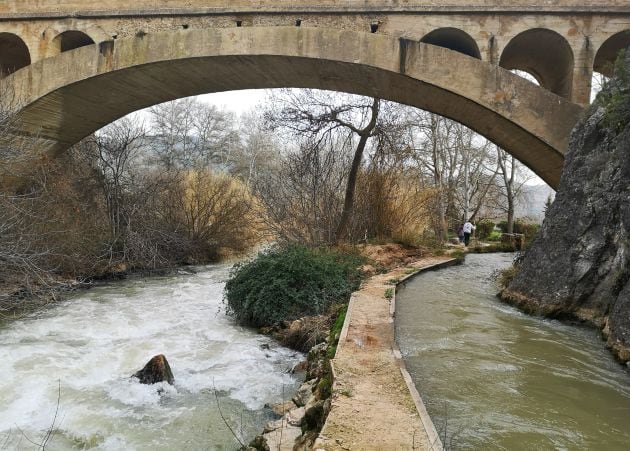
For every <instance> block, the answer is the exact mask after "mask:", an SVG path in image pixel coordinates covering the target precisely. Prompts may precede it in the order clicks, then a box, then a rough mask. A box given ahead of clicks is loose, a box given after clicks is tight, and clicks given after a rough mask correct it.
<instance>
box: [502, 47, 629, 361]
mask: <svg viewBox="0 0 630 451" xmlns="http://www.w3.org/2000/svg"><path fill="white" fill-rule="evenodd" d="M624 63H625V64H623V66H625V67H624V68H622V69H621V70H618V71H617V74H618V77H617V78H616V79H613V80H611V82H610V83H609V84H608V86H607V87H605V88H604V90H603V91H602V94H600V95H601V96H602V97H599V98H598V100H599V101H596V102H595V103H594V104H593V106H591V108H590V109H589V111H588V113H587V115H586V117H585V118H584V119H583V120H582V121H581V122H580V123H578V124H577V125H576V127H575V129H574V130H573V133H572V135H571V140H570V143H569V149H568V151H567V154H566V159H565V165H564V170H563V173H562V178H561V180H560V186H559V188H558V193H557V196H556V200H555V202H554V203H553V204H552V206H551V207H550V209H549V211H548V212H547V216H546V218H545V221H544V223H543V226H542V228H541V230H540V232H539V233H538V235H537V236H536V238H535V239H534V241H533V243H532V245H531V248H530V249H529V250H528V251H527V252H526V255H525V258H524V260H523V262H522V264H521V267H520V270H519V272H518V273H517V274H516V276H515V277H514V279H513V280H512V282H511V283H510V284H509V286H508V287H507V288H506V289H505V290H503V292H502V293H501V297H502V298H503V299H504V300H506V301H508V302H511V303H513V304H516V305H518V306H519V307H521V308H523V309H524V310H526V311H529V312H531V313H538V314H543V315H547V316H554V317H563V316H567V317H573V318H578V319H580V320H583V321H587V322H589V323H591V324H593V325H596V326H598V327H600V328H602V329H604V333H605V335H606V336H607V340H608V346H609V347H610V348H611V349H612V350H613V352H614V353H615V355H616V356H617V357H619V358H620V359H621V360H623V361H628V360H630V125H628V124H630V76H629V75H628V74H630V51H627V52H626V56H625V61H624ZM624 73H625V75H624Z"/></svg>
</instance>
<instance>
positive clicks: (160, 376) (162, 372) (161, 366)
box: [131, 354, 175, 385]
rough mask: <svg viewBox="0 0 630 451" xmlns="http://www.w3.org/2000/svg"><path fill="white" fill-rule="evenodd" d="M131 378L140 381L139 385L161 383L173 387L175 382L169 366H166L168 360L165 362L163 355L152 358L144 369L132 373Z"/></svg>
mask: <svg viewBox="0 0 630 451" xmlns="http://www.w3.org/2000/svg"><path fill="white" fill-rule="evenodd" d="M131 377H136V378H138V379H139V380H140V383H141V384H147V385H150V384H157V383H158V382H163V381H166V382H168V383H169V384H171V385H173V383H174V382H175V378H174V377H173V372H172V371H171V366H170V365H169V364H168V360H166V357H164V355H163V354H159V355H156V356H155V357H153V358H152V359H151V360H149V362H148V363H147V364H146V365H145V366H144V368H142V369H141V370H140V371H138V372H136V373H134V374H133V376H131Z"/></svg>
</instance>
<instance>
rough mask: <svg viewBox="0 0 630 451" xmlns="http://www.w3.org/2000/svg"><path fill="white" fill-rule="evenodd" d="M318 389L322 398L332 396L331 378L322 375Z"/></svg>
mask: <svg viewBox="0 0 630 451" xmlns="http://www.w3.org/2000/svg"><path fill="white" fill-rule="evenodd" d="M317 390H318V391H319V397H320V399H327V398H330V395H331V394H332V383H331V382H330V379H328V377H326V376H324V377H322V378H321V379H320V381H319V383H318V384H317Z"/></svg>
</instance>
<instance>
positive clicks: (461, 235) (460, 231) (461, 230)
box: [457, 224, 464, 244]
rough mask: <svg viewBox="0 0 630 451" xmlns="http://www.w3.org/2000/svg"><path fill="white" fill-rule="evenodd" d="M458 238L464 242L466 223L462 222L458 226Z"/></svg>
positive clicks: (460, 241)
mask: <svg viewBox="0 0 630 451" xmlns="http://www.w3.org/2000/svg"><path fill="white" fill-rule="evenodd" d="M457 238H459V243H460V244H462V243H463V242H464V224H460V225H459V227H458V228H457Z"/></svg>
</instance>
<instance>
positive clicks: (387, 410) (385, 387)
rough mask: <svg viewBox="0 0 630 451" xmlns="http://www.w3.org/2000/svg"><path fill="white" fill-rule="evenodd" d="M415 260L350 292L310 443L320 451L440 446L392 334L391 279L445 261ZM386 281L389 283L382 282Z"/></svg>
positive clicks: (427, 448) (433, 259) (438, 448)
mask: <svg viewBox="0 0 630 451" xmlns="http://www.w3.org/2000/svg"><path fill="white" fill-rule="evenodd" d="M448 260H449V258H447V257H443V258H440V257H432V258H426V259H422V260H419V261H417V262H415V263H412V264H410V265H407V266H406V267H404V268H399V269H395V270H393V271H391V272H389V273H387V274H381V275H377V276H374V277H371V278H370V279H368V280H367V281H366V282H365V283H364V284H363V286H362V288H361V289H360V290H359V291H357V292H355V293H353V295H352V298H351V300H350V305H349V306H348V314H347V317H346V321H345V323H344V329H343V331H342V333H341V336H340V339H339V346H338V348H337V355H336V356H335V358H334V360H333V361H332V365H333V371H334V374H335V382H334V386H333V401H332V409H331V412H330V414H329V415H328V419H327V420H326V424H325V425H324V428H323V430H322V432H321V434H320V437H319V439H318V440H317V442H316V444H315V449H321V450H352V451H356V450H413V449H416V450H435V451H439V450H442V445H441V444H440V441H439V438H438V436H437V434H436V432H435V428H434V426H433V423H432V422H431V419H430V418H429V416H428V414H427V413H426V410H425V409H424V405H423V403H422V400H421V399H420V396H419V395H418V393H417V391H416V389H415V387H414V386H413V383H412V382H411V379H410V378H409V375H408V373H407V371H406V369H405V368H404V363H403V362H402V359H401V358H400V352H399V350H398V346H397V345H396V342H395V338H394V318H393V313H394V302H395V297H394V298H392V299H391V300H388V299H387V298H386V294H385V293H386V290H388V289H391V291H392V292H393V291H394V289H395V285H393V284H392V283H391V281H392V280H393V279H403V278H405V277H408V276H409V273H410V272H412V271H411V268H412V267H413V268H414V269H421V268H427V267H430V266H434V265H436V264H441V263H444V262H445V261H448ZM388 282H389V283H388Z"/></svg>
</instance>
